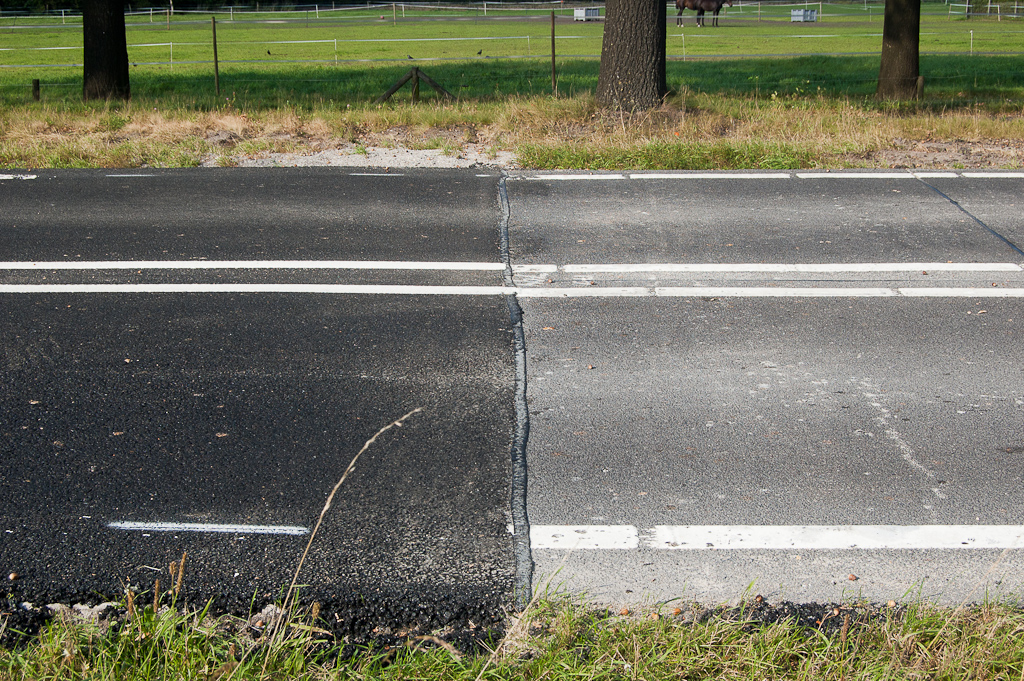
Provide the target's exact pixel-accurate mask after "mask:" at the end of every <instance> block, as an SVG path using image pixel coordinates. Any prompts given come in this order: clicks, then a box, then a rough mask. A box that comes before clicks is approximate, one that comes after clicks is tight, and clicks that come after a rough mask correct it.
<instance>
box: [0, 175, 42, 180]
mask: <svg viewBox="0 0 1024 681" xmlns="http://www.w3.org/2000/svg"><path fill="white" fill-rule="evenodd" d="M36 177H38V176H37V175H0V180H34V179H36Z"/></svg>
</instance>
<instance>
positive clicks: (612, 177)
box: [523, 174, 626, 180]
mask: <svg viewBox="0 0 1024 681" xmlns="http://www.w3.org/2000/svg"><path fill="white" fill-rule="evenodd" d="M523 179H524V180H625V179H626V176H625V175H615V174H612V175H527V176H526V177H524V178H523Z"/></svg>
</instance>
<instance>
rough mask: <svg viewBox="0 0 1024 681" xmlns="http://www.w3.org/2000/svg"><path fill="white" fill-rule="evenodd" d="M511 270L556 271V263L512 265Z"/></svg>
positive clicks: (526, 271) (538, 272) (531, 272)
mask: <svg viewBox="0 0 1024 681" xmlns="http://www.w3.org/2000/svg"><path fill="white" fill-rule="evenodd" d="M512 271H513V272H516V273H523V274H548V273H551V272H557V271H558V265H512Z"/></svg>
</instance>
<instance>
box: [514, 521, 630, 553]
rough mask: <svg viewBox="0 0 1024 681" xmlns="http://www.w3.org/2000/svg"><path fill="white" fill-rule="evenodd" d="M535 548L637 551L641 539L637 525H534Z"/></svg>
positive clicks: (532, 538)
mask: <svg viewBox="0 0 1024 681" xmlns="http://www.w3.org/2000/svg"><path fill="white" fill-rule="evenodd" d="M530 546H531V548H534V549H564V550H569V551H571V550H575V549H635V548H638V547H639V546H640V536H639V534H638V533H637V529H636V527H635V526H634V525H531V526H530Z"/></svg>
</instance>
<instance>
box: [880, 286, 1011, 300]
mask: <svg viewBox="0 0 1024 681" xmlns="http://www.w3.org/2000/svg"><path fill="white" fill-rule="evenodd" d="M896 290H897V291H899V293H900V295H901V296H907V297H910V298H1024V288H901V289H896Z"/></svg>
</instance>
